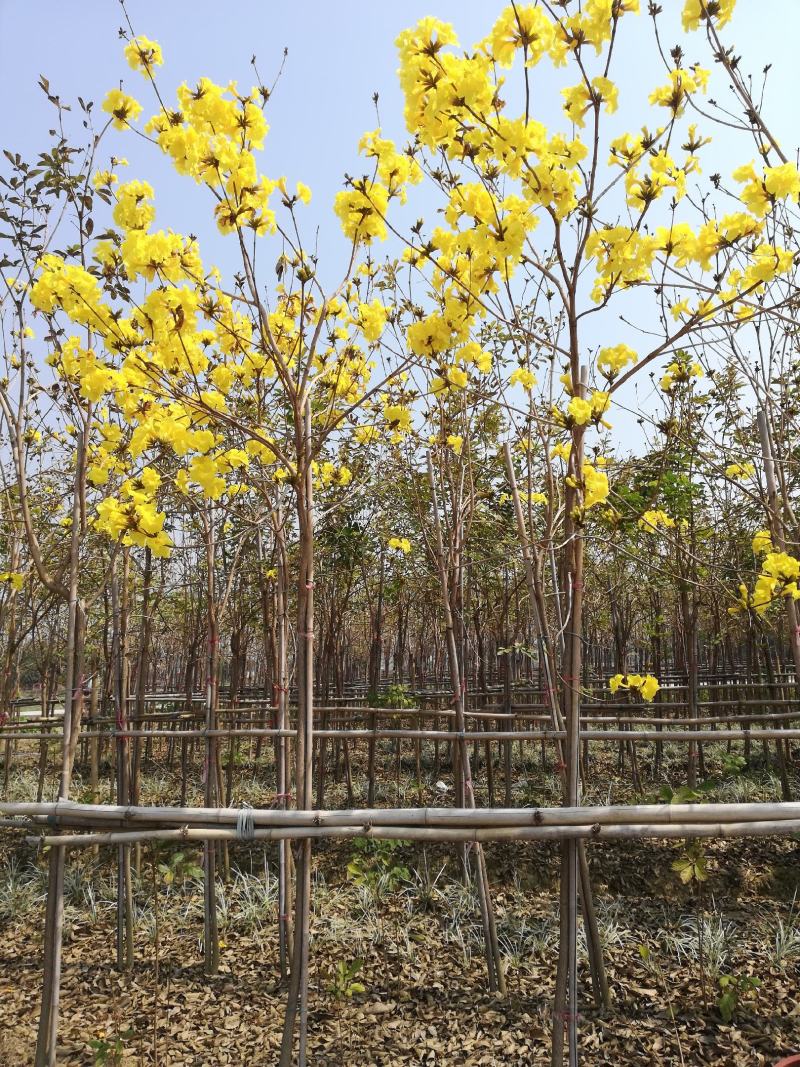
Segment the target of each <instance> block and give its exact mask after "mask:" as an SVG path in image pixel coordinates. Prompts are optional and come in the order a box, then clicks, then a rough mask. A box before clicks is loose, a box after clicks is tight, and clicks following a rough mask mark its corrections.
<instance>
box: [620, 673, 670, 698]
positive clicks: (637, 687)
mask: <svg viewBox="0 0 800 1067" xmlns="http://www.w3.org/2000/svg"><path fill="white" fill-rule="evenodd" d="M608 688H609V689H610V690H611V692H612V693H616V692H617V691H618V690H619V689H628V690H630V691H631V692H634V693H639V694H640V695H641V697H642V699H643V700H646V701H647V703H648V704H650V703H652V701H653V698H654V697H655V695H656V693H657V692H658V691H659V689H660V688H661V686H660V685H659V684H658V679H657V678H654V677H653V675H652V674H644V675H642V674H615V675H614V676H613V677H611V678H609V680H608Z"/></svg>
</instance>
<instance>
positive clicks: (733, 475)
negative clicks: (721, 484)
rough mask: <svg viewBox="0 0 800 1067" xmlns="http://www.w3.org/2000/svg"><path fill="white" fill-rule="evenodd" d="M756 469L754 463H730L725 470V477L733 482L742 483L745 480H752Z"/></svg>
mask: <svg viewBox="0 0 800 1067" xmlns="http://www.w3.org/2000/svg"><path fill="white" fill-rule="evenodd" d="M755 471H756V468H755V465H754V464H753V463H730V464H729V465H728V466H727V467H726V468H725V476H726V477H727V478H730V479H732V480H733V481H736V482H740V481H742V480H743V479H744V478H751V477H752V476H753V475H754V474H755Z"/></svg>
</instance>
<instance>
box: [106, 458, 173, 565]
mask: <svg viewBox="0 0 800 1067" xmlns="http://www.w3.org/2000/svg"><path fill="white" fill-rule="evenodd" d="M160 484H161V477H160V476H159V474H158V473H157V472H156V471H154V470H153V469H152V468H151V467H145V468H144V470H143V471H142V472H141V474H140V475H139V476H138V478H129V479H127V480H126V481H124V482H123V483H122V485H121V487H120V493H121V499H119V498H116V497H111V496H110V497H106V499H105V500H101V502H100V503H99V505H98V507H97V517H96V518H95V519H94V522H93V525H94V528H95V529H96V530H98V531H99V532H100V533H103V534H105V535H106V536H107V537H109V538H110V539H111V540H112V541H118V542H120V543H121V544H123V545H129V546H130V545H136V546H138V547H139V548H149V549H150V550H151V551H152V553H153V555H155V556H168V555H169V552H170V549H171V547H172V538H171V537H170V536H169V534H168V533H167V532H166V531H165V530H164V519H165V517H166V516H165V514H164V512H163V511H158V510H157V509H156V503H155V494H156V491H157V490H158V487H159V485H160Z"/></svg>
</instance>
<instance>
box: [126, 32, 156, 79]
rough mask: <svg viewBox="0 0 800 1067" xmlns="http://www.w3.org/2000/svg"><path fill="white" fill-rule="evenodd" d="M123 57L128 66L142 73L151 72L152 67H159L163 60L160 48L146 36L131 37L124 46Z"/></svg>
mask: <svg viewBox="0 0 800 1067" xmlns="http://www.w3.org/2000/svg"><path fill="white" fill-rule="evenodd" d="M125 58H126V59H127V60H128V66H130V67H131V68H132V69H133V70H138V71H141V72H142V74H152V73H153V67H160V66H161V65H162V64H163V62H164V56H163V55H162V53H161V48H160V46H159V45H157V44H156V42H155V41H151V40H150V39H149V38H147V37H142V36H139V37H133V38H132V39H131V40H130V41H129V42H128V44H127V45H126V46H125Z"/></svg>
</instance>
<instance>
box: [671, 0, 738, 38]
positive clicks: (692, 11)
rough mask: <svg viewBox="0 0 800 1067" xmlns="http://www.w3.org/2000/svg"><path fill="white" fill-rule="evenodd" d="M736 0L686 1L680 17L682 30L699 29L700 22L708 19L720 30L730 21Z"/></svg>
mask: <svg viewBox="0 0 800 1067" xmlns="http://www.w3.org/2000/svg"><path fill="white" fill-rule="evenodd" d="M735 6H736V0H686V2H685V3H684V5H683V12H682V15H681V18H682V21H683V28H684V30H686V31H687V32H688V31H691V30H696V29H698V28H699V26H700V24H701V22H703V21H704V20H705V19H709V20H710V21H712V22H713V23H714V25H715V26H716V27H717V29H722V27H723V26H725V25H726V24H727V23H728V22H730V20H731V16H732V15H733V9H734V7H735Z"/></svg>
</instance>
